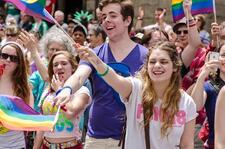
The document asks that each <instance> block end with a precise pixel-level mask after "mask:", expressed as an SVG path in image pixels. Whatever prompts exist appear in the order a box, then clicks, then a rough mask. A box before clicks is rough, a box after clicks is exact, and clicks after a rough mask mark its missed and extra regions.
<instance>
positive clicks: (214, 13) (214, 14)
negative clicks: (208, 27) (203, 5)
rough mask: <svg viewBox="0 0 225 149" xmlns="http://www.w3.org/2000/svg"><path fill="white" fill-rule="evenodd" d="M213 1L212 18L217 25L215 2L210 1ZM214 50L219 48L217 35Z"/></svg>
mask: <svg viewBox="0 0 225 149" xmlns="http://www.w3.org/2000/svg"><path fill="white" fill-rule="evenodd" d="M212 1H213V16H214V22H216V23H217V17H216V3H215V0H212ZM216 40H217V41H216V48H217V49H218V48H219V46H220V43H219V35H217V36H216Z"/></svg>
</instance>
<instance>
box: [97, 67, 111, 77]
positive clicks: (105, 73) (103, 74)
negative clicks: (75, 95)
mask: <svg viewBox="0 0 225 149" xmlns="http://www.w3.org/2000/svg"><path fill="white" fill-rule="evenodd" d="M108 72H109V66H108V65H107V68H106V70H105V72H103V73H98V75H99V76H100V77H104V76H105V75H107V74H108Z"/></svg>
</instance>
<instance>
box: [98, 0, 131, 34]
mask: <svg viewBox="0 0 225 149" xmlns="http://www.w3.org/2000/svg"><path fill="white" fill-rule="evenodd" d="M109 4H119V5H120V6H121V15H122V16H123V20H126V19H127V18H128V17H129V16H130V17H131V23H130V25H129V26H128V32H130V31H131V28H132V26H133V19H134V7H133V4H132V1H131V0H101V2H100V3H99V5H98V7H99V8H100V10H101V11H102V9H103V8H104V7H105V6H107V5H109Z"/></svg>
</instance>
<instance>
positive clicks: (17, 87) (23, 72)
mask: <svg viewBox="0 0 225 149" xmlns="http://www.w3.org/2000/svg"><path fill="white" fill-rule="evenodd" d="M6 46H10V47H13V48H15V49H16V54H17V56H18V59H19V60H18V66H17V67H16V69H15V70H14V72H13V74H12V82H13V91H14V93H15V95H16V96H18V97H20V98H22V99H24V101H25V102H26V103H27V104H29V100H30V95H31V93H30V87H29V83H28V73H27V72H28V70H27V69H28V68H27V66H28V65H27V63H26V60H25V57H24V54H23V51H22V49H21V46H20V45H19V44H17V43H15V42H8V43H6V44H4V45H3V46H2V47H1V49H0V51H2V49H3V48H4V47H6Z"/></svg>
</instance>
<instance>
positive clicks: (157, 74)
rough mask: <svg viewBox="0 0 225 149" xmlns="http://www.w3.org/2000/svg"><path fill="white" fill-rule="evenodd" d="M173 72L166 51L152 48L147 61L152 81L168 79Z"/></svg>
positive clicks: (164, 81)
mask: <svg viewBox="0 0 225 149" xmlns="http://www.w3.org/2000/svg"><path fill="white" fill-rule="evenodd" d="M172 73H173V63H172V61H171V59H170V57H169V55H168V53H167V52H166V51H164V50H161V49H154V50H153V51H152V53H151V54H150V57H149V61H148V74H149V77H150V78H151V80H152V82H153V83H160V82H162V83H166V82H168V83H169V81H170V78H171V76H172Z"/></svg>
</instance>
